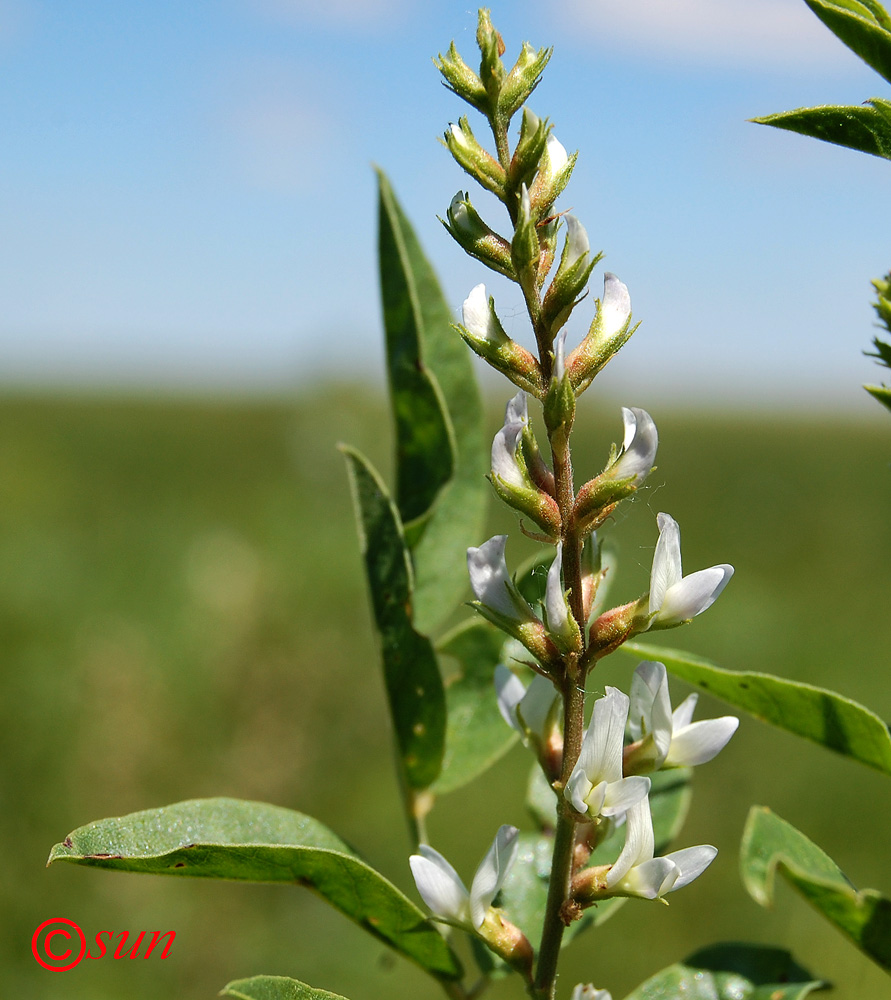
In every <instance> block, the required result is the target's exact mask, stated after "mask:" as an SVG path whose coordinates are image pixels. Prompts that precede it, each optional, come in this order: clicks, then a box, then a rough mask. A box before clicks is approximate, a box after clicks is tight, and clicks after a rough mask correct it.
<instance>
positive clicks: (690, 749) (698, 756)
mask: <svg viewBox="0 0 891 1000" xmlns="http://www.w3.org/2000/svg"><path fill="white" fill-rule="evenodd" d="M737 726H739V719H737V718H736V716H733V715H724V716H722V717H721V718H720V719H704V720H703V721H702V722H691V723H690V725H689V726H684V728H683V729H680V730H678V731H677V732H675V733H674V734H673V735H672V739H671V747H670V748H669V751H668V756H667V757H666V758H665V763H666V764H667V765H668V766H669V767H695V766H696V765H697V764H705V763H707V762H708V761H710V760H711V759H712V758H713V757H716V756H717V755H718V754H719V753H720V752H721V751H722V750H723V749H724V747H725V746H727V744H728V742H729V741H730V737H731V736H733V734H734V733H735V732H736V729H737Z"/></svg>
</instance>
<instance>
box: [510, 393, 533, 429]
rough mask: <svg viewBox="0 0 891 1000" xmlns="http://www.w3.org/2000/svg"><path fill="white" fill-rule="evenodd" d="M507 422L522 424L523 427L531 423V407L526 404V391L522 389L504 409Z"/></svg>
mask: <svg viewBox="0 0 891 1000" xmlns="http://www.w3.org/2000/svg"><path fill="white" fill-rule="evenodd" d="M504 422H505V424H517V423H519V424H522V425H523V427H528V425H529V407H528V406H527V404H526V393H525V392H523V390H522V389H520V391H519V392H518V393H517V394H516V396H512V397H511V398H510V399H509V400H508V403H507V407H506V408H505V411H504Z"/></svg>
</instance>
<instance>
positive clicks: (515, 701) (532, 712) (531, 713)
mask: <svg viewBox="0 0 891 1000" xmlns="http://www.w3.org/2000/svg"><path fill="white" fill-rule="evenodd" d="M495 693H496V695H497V697H498V710H499V711H500V712H501V717H502V718H503V719H504V721H505V722H506V723H507V724H508V725H509V726H510V727H511V728H512V729H516V731H517V732H518V733H519V734H520V736H521V737H522V738H523V742H524V743H528V742H529V741H530V739H532V740H533V741H535V742H538V743H539V744H543V743H544V742H545V741H546V740H547V738H548V736H549V735H550V730H551V728H552V726H553V718H554V707H555V705H556V704H557V699H558V694H557V689H556V688H555V687H554V685H553V684H552V683H551V681H549V680H548V679H547V677H542V675H541V674H535V675H534V676H533V678H532V680H531V681H530V683H529V687H526V686H525V685H524V684H523V682H522V681H521V680H520V678H519V677H517V675H516V674H515V673H514V672H513V671H512V670H511V669H510V668H509V667H507V666H505V665H504V664H503V663H499V664H498V666H497V667H495Z"/></svg>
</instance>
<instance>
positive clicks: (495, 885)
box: [470, 825, 520, 928]
mask: <svg viewBox="0 0 891 1000" xmlns="http://www.w3.org/2000/svg"><path fill="white" fill-rule="evenodd" d="M519 833H520V831H519V830H518V829H517V828H516V827H515V826H507V825H505V826H502V827H500V828H499V830H498V833H496V834H495V840H493V841H492V846H491V847H490V848H489V850H488V851H487V852H486V856H485V857H484V858H483V860H482V861H481V862H480V866H479V868H477V870H476V874H475V875H474V876H473V885H471V887H470V919H471V921H472V923H473V926H474V927H475V928H479V927H480V925H481V924H482V922H483V920H485V918H486V911H487V910H488V909H489V907H490V906H491V905H492V900H493V899H494V898H495V897H496V896H497V895H498V890H499V889H500V888H501V886H502V885H503V884H504V880H505V879H506V878H507V874H508V872H509V871H510V868H511V865H512V864H513V863H514V861H515V860H516V857H517V851H518V850H519V849H520V844H519V841H518V840H517V836H518V835H519Z"/></svg>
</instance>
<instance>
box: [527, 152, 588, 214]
mask: <svg viewBox="0 0 891 1000" xmlns="http://www.w3.org/2000/svg"><path fill="white" fill-rule="evenodd" d="M577 159H578V153H573V154H572V156H567V154H566V149H565V148H564V146H563V143H561V142H560V140H559V139H557V137H556V136H555V135H554V134H553V133H551V134H550V135H549V136H548V141H547V143H546V144H545V150H544V155H543V156H542V158H541V163H540V164H539V170H538V173H537V174H536V176H535V180H534V181H533V182H532V187H531V188H530V189H529V197H530V198H531V199H532V204H533V206H534V207H535V211H536V212H537V213H538V215H539V216H542V215H544V214H546V213H547V212H548V211H549V210H550V208H551V206H552V205H553V204H554V202H555V201H556V200H557V196H558V195H559V194H560V192H561V191H562V190H563V189H564V188H565V187H566V185H567V184H568V183H569V178H570V177H571V176H572V171H573V168H574V167H575V161H576V160H577Z"/></svg>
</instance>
